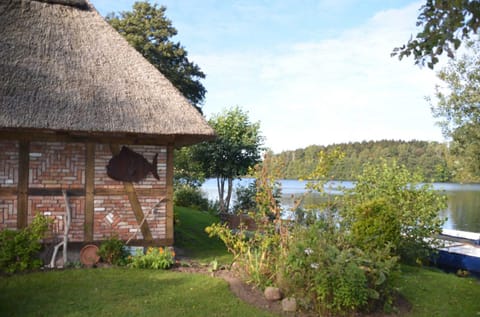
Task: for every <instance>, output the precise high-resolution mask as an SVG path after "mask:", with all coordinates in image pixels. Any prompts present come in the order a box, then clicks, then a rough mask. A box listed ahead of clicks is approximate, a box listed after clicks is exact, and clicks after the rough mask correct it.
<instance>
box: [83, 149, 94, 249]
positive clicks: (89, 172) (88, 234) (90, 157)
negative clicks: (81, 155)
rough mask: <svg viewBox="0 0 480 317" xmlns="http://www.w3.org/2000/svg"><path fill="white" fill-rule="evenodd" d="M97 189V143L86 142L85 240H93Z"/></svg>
mask: <svg viewBox="0 0 480 317" xmlns="http://www.w3.org/2000/svg"><path fill="white" fill-rule="evenodd" d="M94 190H95V144H94V143H86V149H85V220H84V231H83V233H84V240H85V241H87V242H91V241H93V222H94V198H95V197H94Z"/></svg>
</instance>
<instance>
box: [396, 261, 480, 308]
mask: <svg viewBox="0 0 480 317" xmlns="http://www.w3.org/2000/svg"><path fill="white" fill-rule="evenodd" d="M398 286H399V289H400V292H401V294H402V295H403V296H404V297H405V298H406V299H407V300H408V301H409V302H410V303H411V304H412V311H411V313H410V314H408V316H409V317H430V316H435V317H437V316H438V317H450V316H451V317H456V316H480V281H479V280H478V279H475V278H461V277H457V276H456V275H455V274H446V273H444V272H442V271H440V270H436V269H428V268H418V267H408V266H403V267H402V275H401V277H400V279H399V281H398Z"/></svg>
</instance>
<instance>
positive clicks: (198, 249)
mask: <svg viewBox="0 0 480 317" xmlns="http://www.w3.org/2000/svg"><path fill="white" fill-rule="evenodd" d="M175 212H176V216H177V217H178V218H179V220H180V225H178V226H177V227H176V235H177V239H176V245H177V246H179V247H180V248H182V249H184V250H186V251H187V252H188V255H189V256H191V257H192V258H193V259H195V260H197V261H201V262H203V261H209V260H211V259H213V258H217V259H223V260H225V261H228V260H231V257H230V256H229V255H228V254H227V252H226V250H225V247H224V245H223V243H222V242H221V241H219V240H216V239H210V238H209V237H208V235H207V234H206V233H205V232H204V228H205V227H206V226H208V225H210V224H211V223H213V222H216V221H217V219H216V218H215V217H213V216H211V215H209V214H208V213H204V212H199V211H196V210H192V209H189V208H175ZM396 285H397V287H398V289H399V290H400V292H401V294H402V295H403V296H404V297H405V298H406V299H407V300H408V301H409V302H410V303H411V305H412V311H411V312H410V313H409V314H408V315H407V317H430V316H439V317H457V316H462V317H463V316H480V282H479V280H478V279H473V278H459V277H457V276H455V275H453V274H446V273H443V272H441V271H439V270H434V269H427V268H417V267H409V266H402V274H401V276H400V278H399V280H398V281H397V284H396ZM0 316H182V317H188V316H274V315H271V314H268V313H266V312H264V311H261V310H258V309H256V308H254V307H251V306H249V305H247V304H245V303H243V302H242V301H240V300H239V299H237V298H236V297H235V296H234V295H233V294H232V293H231V292H230V291H229V290H228V285H227V283H226V282H225V281H223V280H221V279H217V278H212V277H209V276H207V275H200V274H188V273H178V272H171V271H154V270H137V269H123V268H110V269H82V270H73V269H72V270H65V271H52V272H38V273H29V274H19V275H15V276H11V277H5V276H3V277H0Z"/></svg>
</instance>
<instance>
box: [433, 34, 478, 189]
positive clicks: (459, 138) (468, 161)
mask: <svg viewBox="0 0 480 317" xmlns="http://www.w3.org/2000/svg"><path fill="white" fill-rule="evenodd" d="M467 48H469V49H470V51H469V52H470V54H468V55H464V56H462V57H461V58H458V59H456V60H452V61H450V62H449V64H448V66H447V67H445V68H443V69H442V70H441V71H440V72H439V73H438V78H440V79H441V80H442V81H443V83H444V85H442V86H438V85H437V87H436V93H435V97H436V104H432V105H431V106H432V111H433V114H434V116H435V117H436V118H438V119H439V124H440V125H441V127H442V129H443V134H444V135H445V136H446V137H449V138H451V139H452V141H453V142H452V144H451V147H450V149H451V152H452V154H453V155H454V156H455V161H458V162H459V163H460V164H457V165H454V169H455V170H454V172H455V173H456V175H455V176H456V177H455V178H456V179H457V180H460V181H478V180H480V164H479V158H480V110H479V107H478V104H479V101H480V88H479V86H480V43H479V42H469V43H468V44H467Z"/></svg>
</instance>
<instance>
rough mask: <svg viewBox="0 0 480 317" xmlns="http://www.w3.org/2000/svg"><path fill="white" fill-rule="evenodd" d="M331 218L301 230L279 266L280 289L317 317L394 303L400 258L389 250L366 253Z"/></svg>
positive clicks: (343, 313) (297, 231) (292, 240)
mask: <svg viewBox="0 0 480 317" xmlns="http://www.w3.org/2000/svg"><path fill="white" fill-rule="evenodd" d="M347 236H348V232H345V231H342V229H341V228H340V227H339V226H338V225H336V224H335V223H334V222H330V221H329V220H328V219H327V218H325V219H321V220H319V221H317V222H316V223H314V224H312V225H310V226H297V227H296V228H295V229H294V230H293V232H292V234H291V236H290V238H289V245H288V247H287V250H286V252H285V253H284V254H285V256H284V257H283V258H282V259H281V261H280V270H281V274H280V276H279V284H280V286H281V287H282V289H284V290H287V292H288V293H289V294H288V295H291V296H294V297H296V298H297V299H299V304H300V305H301V306H303V307H304V308H306V309H308V310H313V311H315V312H316V313H318V314H319V315H322V316H323V315H329V314H339V315H346V314H353V313H354V312H357V311H369V310H373V309H374V308H377V307H378V306H379V305H380V306H382V305H384V303H391V301H392V293H393V292H392V287H391V285H390V280H391V279H390V276H391V274H392V273H393V272H394V271H395V270H396V268H397V259H396V258H394V257H391V256H390V255H389V249H388V247H384V248H383V249H381V250H375V251H372V252H366V251H363V250H361V249H359V248H357V247H356V246H354V245H352V244H350V243H349V242H348V238H347Z"/></svg>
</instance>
